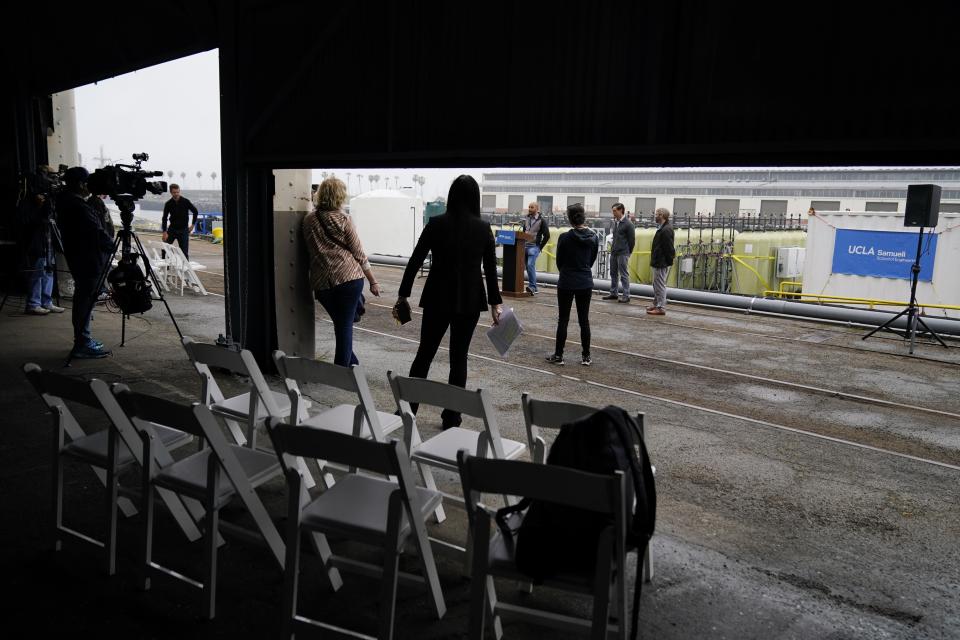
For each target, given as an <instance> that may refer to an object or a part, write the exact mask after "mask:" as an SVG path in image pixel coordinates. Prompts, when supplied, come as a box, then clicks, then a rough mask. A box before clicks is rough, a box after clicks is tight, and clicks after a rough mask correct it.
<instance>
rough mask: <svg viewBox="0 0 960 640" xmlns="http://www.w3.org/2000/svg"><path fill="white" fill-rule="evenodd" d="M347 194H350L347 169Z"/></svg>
mask: <svg viewBox="0 0 960 640" xmlns="http://www.w3.org/2000/svg"><path fill="white" fill-rule="evenodd" d="M347 195H348V196H349V195H350V172H349V171H347Z"/></svg>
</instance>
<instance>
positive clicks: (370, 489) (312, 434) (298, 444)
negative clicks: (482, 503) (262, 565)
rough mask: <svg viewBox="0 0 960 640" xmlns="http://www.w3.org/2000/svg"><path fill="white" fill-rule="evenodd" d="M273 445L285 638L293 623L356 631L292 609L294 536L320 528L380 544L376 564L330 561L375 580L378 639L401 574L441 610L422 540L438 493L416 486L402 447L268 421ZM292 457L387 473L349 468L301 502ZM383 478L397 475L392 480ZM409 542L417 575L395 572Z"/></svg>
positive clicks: (389, 621)
mask: <svg viewBox="0 0 960 640" xmlns="http://www.w3.org/2000/svg"><path fill="white" fill-rule="evenodd" d="M269 433H270V437H271V438H272V439H273V442H274V448H275V449H276V450H277V452H278V453H280V454H282V456H283V457H284V459H285V467H286V471H285V474H286V476H287V483H288V486H289V492H288V495H289V500H290V502H289V510H288V515H287V532H286V538H287V560H286V570H285V571H284V587H283V605H282V606H283V626H284V628H283V633H282V637H284V638H290V637H291V634H292V633H293V631H294V628H295V627H296V626H308V627H320V628H323V629H327V630H332V631H335V632H337V633H338V634H343V635H349V636H351V637H368V638H369V637H371V636H363V635H361V634H359V633H356V632H354V631H347V630H345V629H341V628H338V627H334V626H332V625H328V624H324V623H322V622H319V621H316V620H311V619H309V618H306V617H304V616H300V615H298V614H297V582H298V578H299V562H300V551H299V549H300V534H301V532H302V531H306V532H320V533H325V534H331V535H336V536H340V537H343V538H346V539H348V540H354V541H357V542H361V543H365V544H370V545H375V546H378V547H382V549H383V552H384V563H383V566H382V567H380V566H375V565H370V564H367V563H363V562H359V561H355V560H352V559H349V558H344V557H339V556H334V558H333V562H334V564H336V565H337V566H339V567H340V568H342V569H344V570H348V569H351V570H354V571H357V572H360V573H365V574H368V575H372V576H375V577H377V578H379V579H380V625H379V627H380V628H379V633H378V634H377V636H376V637H377V638H380V639H381V640H389V639H390V638H393V637H394V630H393V626H394V614H395V611H396V597H397V581H398V578H401V577H402V578H404V579H405V580H409V581H412V582H416V583H419V584H424V583H426V587H427V590H428V592H429V594H430V598H431V604H432V606H433V609H434V610H435V611H436V614H437V618H438V619H439V618H442V617H443V615H444V613H446V605H445V603H444V600H443V592H442V590H441V588H440V581H439V578H438V576H437V568H436V565H435V563H434V559H433V551H432V549H431V547H430V543H429V541H428V539H427V529H426V520H427V519H428V518H429V517H430V513H431V512H432V511H433V509H435V508H436V507H437V506H438V505H439V504H440V500H441V497H440V494H439V493H437V492H436V491H430V490H428V489H423V488H420V487H417V486H415V484H414V482H413V479H412V477H411V472H410V461H409V459H408V458H407V454H406V450H405V448H404V446H403V445H402V444H401V443H399V442H398V441H396V440H391V441H390V442H389V443H382V442H374V441H370V440H364V439H361V438H357V437H354V436H353V435H350V434H343V433H337V432H334V431H327V430H324V429H310V428H304V427H303V426H294V425H289V424H283V423H282V422H281V421H279V420H275V419H271V421H270V428H269ZM292 456H299V457H309V458H325V459H327V460H330V461H332V462H336V463H338V464H342V465H345V466H348V467H350V468H358V469H363V470H365V471H368V472H371V473H374V474H379V475H383V476H386V479H381V478H377V477H372V476H370V475H366V474H363V475H362V474H359V473H350V474H348V475H347V476H345V477H343V478H341V479H340V481H339V482H337V484H336V485H335V486H333V487H331V488H330V489H328V490H327V491H324V492H323V493H322V494H321V495H320V496H319V497H318V498H316V499H315V500H313V501H311V502H309V503H307V504H304V503H303V502H301V501H300V500H298V497H297V496H299V495H300V494H301V492H302V484H301V483H302V478H301V475H300V472H298V471H297V470H295V469H294V468H293V467H292V465H291V464H290V463H291V462H292ZM390 478H396V480H391V479H390ZM408 542H412V543H413V545H414V546H415V548H416V551H417V553H418V554H419V556H420V564H421V569H422V572H423V573H422V575H421V576H415V575H411V574H406V573H402V572H400V571H399V566H398V562H399V557H400V554H401V553H403V550H404V547H405V545H406V544H407V543H408Z"/></svg>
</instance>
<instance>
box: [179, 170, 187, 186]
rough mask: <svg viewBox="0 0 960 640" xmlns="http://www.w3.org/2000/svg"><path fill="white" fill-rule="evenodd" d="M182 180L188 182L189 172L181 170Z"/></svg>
mask: <svg viewBox="0 0 960 640" xmlns="http://www.w3.org/2000/svg"><path fill="white" fill-rule="evenodd" d="M180 182H183V183H186V182H187V172H186V171H181V172H180Z"/></svg>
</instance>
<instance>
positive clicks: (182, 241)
mask: <svg viewBox="0 0 960 640" xmlns="http://www.w3.org/2000/svg"><path fill="white" fill-rule="evenodd" d="M174 240H176V241H177V244H179V245H180V250H181V251H183V255H185V256H187V257H188V258H189V257H190V230H189V228H187V229H180V230H179V231H174V230H172V229H167V240H166V242H167V244H173V241H174Z"/></svg>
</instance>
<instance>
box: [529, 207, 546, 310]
mask: <svg viewBox="0 0 960 640" xmlns="http://www.w3.org/2000/svg"><path fill="white" fill-rule="evenodd" d="M523 231H524V233H528V234H530V235H531V236H533V238H534V239H533V242H531V243H529V244H527V245H526V251H527V254H526V259H527V293H529V294H531V295H537V258H538V257H539V256H540V252H541V251H543V248H544V247H545V246H546V245H547V242H549V241H550V228H549V226H548V225H547V221H546V220H544V219H543V216H541V215H540V205H539V204H537V203H536V202H531V203H530V204H528V205H527V217H526V218H525V219H524V221H523Z"/></svg>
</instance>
